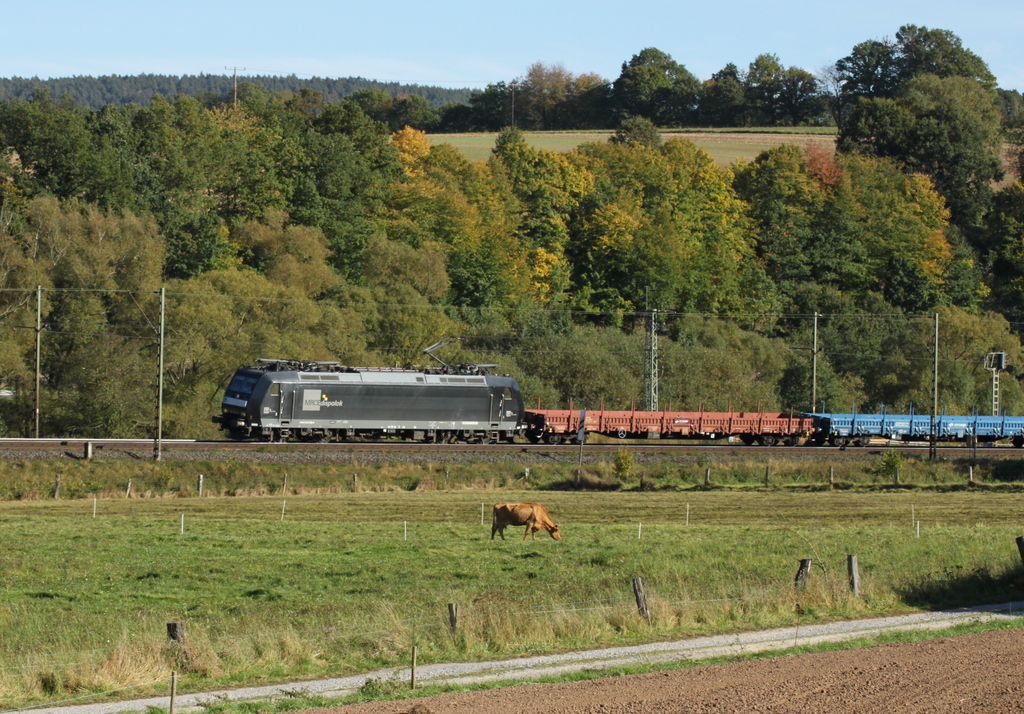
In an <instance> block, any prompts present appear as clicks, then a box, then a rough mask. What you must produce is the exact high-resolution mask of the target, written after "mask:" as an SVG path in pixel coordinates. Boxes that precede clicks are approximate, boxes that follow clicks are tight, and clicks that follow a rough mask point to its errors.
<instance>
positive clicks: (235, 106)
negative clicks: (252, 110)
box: [224, 67, 245, 109]
mask: <svg viewBox="0 0 1024 714" xmlns="http://www.w3.org/2000/svg"><path fill="white" fill-rule="evenodd" d="M224 69H230V70H232V71H233V72H234V73H235V77H234V86H235V104H234V108H235V109H238V72H239V71H242V72H244V71H245V67H225V68H224Z"/></svg>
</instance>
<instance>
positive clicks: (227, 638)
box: [0, 488, 1024, 706]
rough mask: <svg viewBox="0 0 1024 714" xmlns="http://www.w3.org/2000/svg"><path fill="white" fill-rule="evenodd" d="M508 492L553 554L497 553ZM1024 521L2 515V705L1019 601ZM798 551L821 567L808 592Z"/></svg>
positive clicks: (704, 512)
mask: <svg viewBox="0 0 1024 714" xmlns="http://www.w3.org/2000/svg"><path fill="white" fill-rule="evenodd" d="M518 500H531V501H532V500H536V501H541V502H543V503H544V504H546V505H547V506H548V508H549V510H550V511H551V513H552V515H553V517H554V518H555V520H556V521H557V522H558V523H559V524H560V526H561V528H562V533H563V539H562V540H561V541H554V540H552V539H551V538H550V537H549V536H548V535H547V534H546V533H543V532H542V533H541V534H539V535H538V538H537V540H536V541H532V540H527V541H523V540H522V529H521V528H513V529H510V530H509V531H508V532H507V534H506V535H507V536H508V540H507V541H504V542H503V541H501V540H500V539H498V540H495V541H491V540H490V527H489V523H490V507H491V504H492V503H494V502H496V501H518ZM1022 512H1024V494H1021V493H997V492H987V491H975V490H970V491H967V490H965V491H958V492H951V493H940V492H934V491H933V492H925V491H912V490H904V491H865V492H855V491H820V492H795V493H794V492H785V491H770V490H769V491H762V492H742V491H725V490H720V491H714V490H711V491H699V490H698V491H687V492H666V491H646V492H644V491H637V492H609V491H604V492H573V491H550V492H538V491H533V490H530V491H511V490H500V491H495V490H473V489H465V488H463V489H459V490H441V489H437V490H419V491H381V492H349V493H324V494H319V495H317V494H309V495H303V496H297V495H291V494H289V495H287V496H281V495H273V496H260V497H220V496H218V497H202V498H199V497H177V498H131V499H126V498H110V499H99V500H97V501H93V500H92V499H88V498H79V499H75V500H59V501H53V500H37V501H18V502H10V501H8V502H4V503H3V504H2V510H0V534H2V535H0V631H2V632H3V633H4V636H3V638H0V702H3V703H4V704H5V705H6V706H16V705H25V704H29V703H36V702H40V701H57V700H61V699H64V698H66V697H71V696H79V695H82V694H86V693H90V692H102V691H108V690H112V689H115V688H118V687H125V686H133V685H139V684H143V683H146V682H152V681H155V680H160V679H161V678H163V677H166V676H167V674H168V673H169V672H170V670H172V669H173V670H177V671H178V672H180V673H181V679H180V680H179V687H180V688H181V689H182V690H188V689H204V688H212V687H220V686H240V685H242V684H246V683H257V682H259V683H267V682H272V681H283V680H285V679H301V678H314V677H322V676H330V675H337V674H342V673H351V672H357V671H369V670H372V669H374V668H377V667H381V666H385V667H387V666H400V665H402V664H403V663H406V662H407V659H408V653H409V650H410V648H411V646H412V645H414V644H415V645H417V646H418V647H419V653H420V654H419V660H420V662H421V663H424V664H425V663H429V662H438V661H452V660H460V659H482V660H486V659H491V658H497V657H504V656H510V655H525V654H533V653H540V652H550V651H563V650H570V649H576V648H581V647H593V646H595V645H602V644H609V645H610V644H626V643H636V642H641V641H652V640H661V639H674V638H682V637H686V636H691V635H699V634H709V633H721V632H731V631H738V630H751V629H757V628H762V627H771V626H777V625H789V624H794V623H801V622H816V621H821V620H828V619H838V618H851V617H862V616H868V615H880V614H886V613H895V612H905V611H909V610H914V609H927V608H931V607H936V606H945V605H956V604H967V603H978V602H993V601H1003V600H1010V599H1015V598H1020V597H1021V594H1022V592H1024V570H1022V568H1021V564H1020V556H1019V554H1018V553H1017V548H1016V545H1015V543H1014V539H1015V537H1016V536H1018V535H1021V533H1022V532H1024V524H1022V522H1021V520H1022V516H1021V514H1022ZM481 521H483V523H481ZM917 521H920V531H919V533H920V535H918V530H917V523H916V522H917ZM848 553H856V554H857V555H858V557H859V562H860V568H861V577H862V593H861V597H859V598H855V597H853V596H852V595H851V594H850V592H849V588H848V585H847V574H846V555H847V554H848ZM801 558H812V559H813V560H814V569H813V572H812V574H811V577H810V580H809V583H808V585H807V586H806V588H805V589H801V590H797V589H795V587H794V582H793V578H794V574H795V572H796V568H797V561H798V560H799V559H801ZM635 577H641V578H643V581H644V584H645V588H646V591H647V595H648V599H649V601H650V606H651V622H650V623H647V622H646V621H645V620H644V619H643V618H641V617H640V616H639V614H638V613H637V609H636V605H635V603H634V599H633V593H632V588H631V580H632V578H635ZM448 603H457V604H458V605H459V608H460V616H459V617H460V619H459V625H458V629H457V630H456V631H455V632H452V631H451V630H450V629H449V627H448V610H447V604H448ZM172 621H185V622H187V640H186V645H185V646H184V647H181V646H179V645H176V644H172V643H170V642H169V641H168V639H167V635H166V623H168V622H172ZM165 687H166V682H162V683H158V684H153V685H148V686H142V687H140V688H138V689H132V690H131V696H141V695H143V694H145V693H146V692H150V691H152V692H156V691H160V690H161V689H162V688H165Z"/></svg>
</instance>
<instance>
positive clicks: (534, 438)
mask: <svg viewBox="0 0 1024 714" xmlns="http://www.w3.org/2000/svg"><path fill="white" fill-rule="evenodd" d="M543 438H544V435H543V434H538V433H537V432H535V431H528V432H526V439H527V441H529V442H530V443H531V444H539V443H540V442H541V440H542V439H543Z"/></svg>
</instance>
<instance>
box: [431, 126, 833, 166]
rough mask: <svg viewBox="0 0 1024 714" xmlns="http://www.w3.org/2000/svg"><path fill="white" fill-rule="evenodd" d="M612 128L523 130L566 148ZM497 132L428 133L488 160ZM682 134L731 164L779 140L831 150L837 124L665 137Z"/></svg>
mask: <svg viewBox="0 0 1024 714" xmlns="http://www.w3.org/2000/svg"><path fill="white" fill-rule="evenodd" d="M611 135H612V132H610V131H524V132H523V138H524V139H525V140H526V142H527V143H528V144H529V145H530V146H532V147H533V148H535V149H545V150H548V151H558V152H566V151H572V150H573V149H575V148H576V147H577V146H579V145H580V144H582V143H585V142H590V141H607V140H608V137H610V136H611ZM497 136H498V135H497V133H493V132H481V133H473V134H428V135H427V138H428V139H430V142H431V143H432V144H451V145H452V146H454V147H455V148H456V149H458V150H459V151H461V152H462V154H463V155H464V156H465V157H466V158H467V159H469V160H470V161H481V160H486V159H487V157H489V156H490V155H491V149H493V148H494V140H495V139H496V138H497ZM673 137H681V138H684V139H689V140H690V141H692V142H693V143H695V144H696V145H697V146H699V147H700V148H702V149H704V150H705V151H707V152H708V153H709V154H710V155H711V156H712V158H714V159H715V161H716V162H717V163H718V164H719V165H720V166H730V165H732V164H734V163H735V162H736V161H739V160H743V161H752V160H753V159H754V158H755V157H756V156H757V155H758V154H760V153H761V152H762V151H767V150H768V149H771V148H773V147H776V146H778V145H780V144H797V145H799V146H803V145H814V146H819V147H823V148H827V149H828V150H829V151H831V150H832V149H833V148H834V143H835V128H834V127H820V128H816V127H796V128H793V127H788V128H787V127H779V128H775V129H752V130H748V131H743V130H737V129H730V130H728V131H723V130H713V129H701V130H697V129H694V130H680V129H676V130H667V131H664V132H662V138H663V139H666V140H667V139H671V138H673Z"/></svg>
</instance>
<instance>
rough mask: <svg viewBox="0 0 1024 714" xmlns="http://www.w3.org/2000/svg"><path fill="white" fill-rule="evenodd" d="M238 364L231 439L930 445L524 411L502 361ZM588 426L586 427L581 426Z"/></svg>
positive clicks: (917, 434) (750, 417)
mask: <svg viewBox="0 0 1024 714" xmlns="http://www.w3.org/2000/svg"><path fill="white" fill-rule="evenodd" d="M256 362H257V364H256V365H255V366H249V367H241V368H239V369H238V370H237V371H236V372H235V374H234V376H233V377H232V379H231V382H230V384H229V385H228V387H227V389H226V390H225V392H224V398H223V401H222V405H221V414H220V415H218V416H215V417H214V418H213V419H214V421H215V422H219V423H220V426H221V428H222V429H225V430H227V431H228V433H229V434H230V435H231V436H232V437H234V438H257V439H262V440H265V441H271V442H275V441H287V440H289V439H299V440H302V441H313V442H329V441H346V440H349V439H353V438H363V439H371V440H377V439H406V440H413V441H422V442H433V443H450V442H455V441H461V442H471V443H497V442H506V443H509V442H513V441H515V439H516V438H517V437H525V438H526V439H528V440H529V441H531V442H533V443H540V442H545V443H548V444H559V443H562V442H564V441H570V440H572V441H576V442H577V443H578V441H579V439H580V437H581V436H582V438H583V439H584V440H586V436H587V434H603V435H606V436H610V437H614V438H617V439H637V438H645V439H690V440H716V441H724V440H728V439H730V438H735V439H738V440H739V441H741V442H742V443H744V444H747V445H751V444H760V445H763V446H772V445H776V444H782V445H801V444H817V445H824V444H829V445H832V446H839V447H845V446H866V445H868V444H869V443H871V440H872V439H885V440H887V441H901V442H911V441H927V440H928V439H929V438H930V436H931V434H932V417H931V416H930V415H928V414H914V413H913V412H911V413H908V414H887V413H886V412H885V409H884V408H883V409H882V410H881V413H880V414H857V413H853V412H851V413H848V414H835V413H827V412H804V413H794V412H790V413H788V414H787V413H785V412H760V411H758V412H708V411H704V410H703V409H701V410H699V411H696V412H682V411H671V410H669V411H637V410H636V409H633V408H631V409H629V410H606V409H604V408H603V405H602V408H601V409H598V410H584V413H583V414H582V417H583V418H582V422H581V418H580V417H581V412H580V411H578V410H574V409H573V408H572V405H571V404H570V408H569V409H553V410H551V409H549V410H542V409H525V408H524V405H523V396H522V393H521V392H520V389H519V385H518V383H517V382H516V380H515V379H513V378H512V377H510V376H507V375H505V376H499V375H494V374H490V373H489V372H488V369H489V368H492V367H495V366H496V365H476V364H465V365H456V366H451V365H446V364H444V363H441V365H442V366H441V368H439V369H388V368H370V367H344V366H342V365H340V364H339V363H337V362H303V361H297V360H286V359H259V360H257V361H256ZM581 426H582V429H581ZM935 434H936V438H937V440H938V441H942V442H959V443H965V444H967V445H975V444H978V443H982V444H984V443H995V442H997V441H1002V440H1009V441H1010V443H1012V444H1013V445H1014V446H1016V447H1018V448H1020V447H1022V446H1024V417H1013V416H999V417H986V416H980V415H973V416H951V415H947V414H942V415H939V416H937V417H935Z"/></svg>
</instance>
